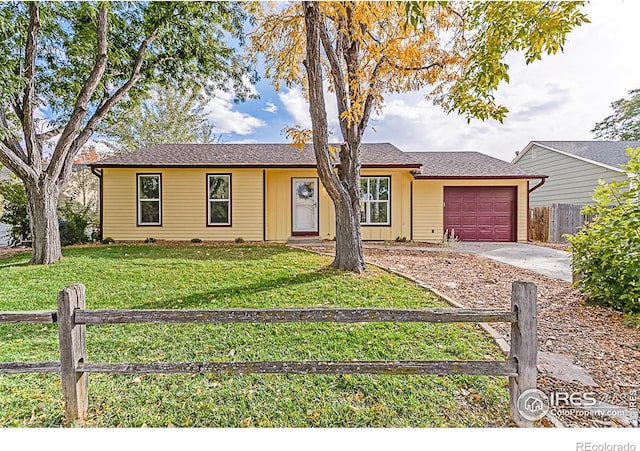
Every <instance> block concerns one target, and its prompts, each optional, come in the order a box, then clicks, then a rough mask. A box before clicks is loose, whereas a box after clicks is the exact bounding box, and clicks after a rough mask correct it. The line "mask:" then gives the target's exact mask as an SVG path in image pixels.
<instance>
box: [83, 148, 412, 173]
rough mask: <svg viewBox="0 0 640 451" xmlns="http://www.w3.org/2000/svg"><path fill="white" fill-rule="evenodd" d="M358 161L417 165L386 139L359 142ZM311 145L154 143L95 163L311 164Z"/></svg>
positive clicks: (280, 165)
mask: <svg viewBox="0 0 640 451" xmlns="http://www.w3.org/2000/svg"><path fill="white" fill-rule="evenodd" d="M361 150H362V165H363V166H369V167H374V166H378V167H384V166H406V167H416V168H417V167H419V163H416V162H415V161H413V160H412V159H411V158H409V157H408V156H407V154H406V153H404V152H402V151H401V150H400V149H398V148H397V147H395V146H394V145H392V144H389V143H363V144H362V146H361ZM315 165H316V158H315V155H314V153H313V148H312V147H311V145H306V146H305V148H304V150H303V151H302V152H301V151H300V150H298V149H297V148H295V147H293V146H291V145H289V144H158V145H155V146H150V147H146V148H144V149H140V150H138V151H136V152H130V153H126V154H122V155H117V156H114V157H111V158H107V159H105V160H102V161H99V162H97V163H95V164H93V166H96V167H105V166H106V167H117V166H138V167H142V166H144V167H154V166H156V167H158V166H177V167H184V166H207V167H213V166H227V167H230V166H236V167H237V166H259V167H269V166H271V167H273V166H278V167H283V166H284V167H288V166H294V167H295V166H311V167H313V166H315Z"/></svg>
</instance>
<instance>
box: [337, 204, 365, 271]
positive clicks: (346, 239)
mask: <svg viewBox="0 0 640 451" xmlns="http://www.w3.org/2000/svg"><path fill="white" fill-rule="evenodd" d="M344 200H345V201H343V202H334V205H335V207H336V257H335V259H334V260H333V263H332V264H331V266H333V267H334V268H338V269H342V270H345V271H353V272H356V273H361V272H362V271H364V270H365V269H366V267H365V263H364V256H363V254H362V238H361V236H360V215H359V210H360V208H359V205H358V207H357V211H356V208H354V206H353V204H352V202H350V200H346V199H344Z"/></svg>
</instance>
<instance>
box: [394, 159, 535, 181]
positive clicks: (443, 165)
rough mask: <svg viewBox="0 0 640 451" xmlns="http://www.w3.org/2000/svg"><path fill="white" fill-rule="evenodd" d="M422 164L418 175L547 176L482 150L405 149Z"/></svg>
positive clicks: (456, 176)
mask: <svg viewBox="0 0 640 451" xmlns="http://www.w3.org/2000/svg"><path fill="white" fill-rule="evenodd" d="M406 155H408V156H410V157H411V158H412V159H413V160H415V161H417V162H419V163H421V164H422V173H421V174H416V178H432V179H433V178H545V177H546V175H544V174H539V173H537V172H535V171H532V170H530V169H526V168H522V167H519V166H516V165H514V164H511V163H507V162H506V161H503V160H499V159H498V158H494V157H490V156H489V155H485V154H482V153H479V152H406Z"/></svg>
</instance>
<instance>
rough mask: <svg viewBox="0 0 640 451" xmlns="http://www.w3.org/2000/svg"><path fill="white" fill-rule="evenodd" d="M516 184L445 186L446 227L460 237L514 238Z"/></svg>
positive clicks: (488, 239)
mask: <svg viewBox="0 0 640 451" xmlns="http://www.w3.org/2000/svg"><path fill="white" fill-rule="evenodd" d="M516 189H517V188H516V187H515V186H482V187H481V186H445V187H444V228H445V230H448V231H451V230H454V233H455V235H456V236H457V237H458V238H459V239H460V240H461V241H515V237H516V234H515V229H516V227H515V210H516Z"/></svg>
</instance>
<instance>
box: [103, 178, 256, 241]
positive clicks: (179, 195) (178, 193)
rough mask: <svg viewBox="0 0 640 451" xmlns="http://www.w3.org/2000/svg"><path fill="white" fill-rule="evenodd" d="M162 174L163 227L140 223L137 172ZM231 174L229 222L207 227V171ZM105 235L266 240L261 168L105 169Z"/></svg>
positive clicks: (116, 236) (183, 238)
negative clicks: (263, 224)
mask: <svg viewBox="0 0 640 451" xmlns="http://www.w3.org/2000/svg"><path fill="white" fill-rule="evenodd" d="M138 173H160V174H162V226H142V227H139V226H137V225H136V224H137V220H136V219H137V218H136V202H137V200H136V174H138ZM216 173H220V174H228V173H230V174H231V223H232V225H231V226H226V227H223V226H216V227H207V194H206V193H207V191H206V189H207V184H206V183H207V182H206V174H216ZM103 174H104V175H103V179H102V181H103V184H104V185H103V205H104V210H103V222H104V224H103V236H104V237H111V238H113V239H114V240H144V239H145V238H147V237H153V238H157V239H164V240H190V239H191V238H200V239H202V240H222V241H226V240H233V239H235V238H236V237H242V238H244V239H245V240H252V241H253V240H262V239H263V233H262V232H263V227H262V222H263V215H262V204H263V199H262V169H228V170H225V169H206V168H175V169H174V168H171V169H155V168H148V169H147V168H143V169H140V168H123V169H119V168H118V169H114V168H105V169H104V172H103Z"/></svg>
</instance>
